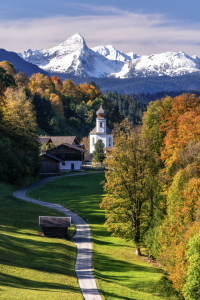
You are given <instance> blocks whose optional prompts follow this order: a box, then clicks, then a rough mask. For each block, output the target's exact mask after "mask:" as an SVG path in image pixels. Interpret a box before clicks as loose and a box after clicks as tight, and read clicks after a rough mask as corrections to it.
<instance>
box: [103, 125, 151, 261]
mask: <svg viewBox="0 0 200 300" xmlns="http://www.w3.org/2000/svg"><path fill="white" fill-rule="evenodd" d="M106 164H107V166H108V170H107V171H106V183H105V184H104V189H105V191H106V193H107V194H106V196H105V197H104V199H103V202H102V203H101V204H100V207H101V208H104V209H105V213H106V223H105V224H106V226H107V228H108V231H110V232H112V233H113V235H115V236H119V237H121V238H125V239H127V240H133V241H134V243H135V245H136V252H135V253H136V255H140V254H141V252H140V246H141V243H142V238H143V235H144V233H145V231H146V229H147V224H148V223H149V219H151V218H152V215H153V209H154V203H153V187H154V186H156V173H157V168H156V165H157V163H156V155H155V152H154V151H153V150H152V146H151V140H150V139H149V138H148V137H147V136H145V134H144V133H143V132H142V131H141V130H140V128H131V126H130V124H127V123H126V122H125V121H124V122H122V123H121V125H120V126H118V127H116V128H115V130H114V147H113V150H112V151H111V153H110V155H108V157H107V159H106Z"/></svg>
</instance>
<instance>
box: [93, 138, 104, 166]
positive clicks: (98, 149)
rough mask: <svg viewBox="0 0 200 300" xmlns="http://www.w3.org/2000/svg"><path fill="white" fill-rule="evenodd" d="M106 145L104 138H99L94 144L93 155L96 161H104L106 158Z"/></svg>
mask: <svg viewBox="0 0 200 300" xmlns="http://www.w3.org/2000/svg"><path fill="white" fill-rule="evenodd" d="M104 147H105V146H104V143H103V142H102V140H98V141H97V142H96V144H95V145H94V148H95V150H94V152H93V157H94V160H95V161H96V162H100V163H102V162H103V160H104V159H105V154H104Z"/></svg>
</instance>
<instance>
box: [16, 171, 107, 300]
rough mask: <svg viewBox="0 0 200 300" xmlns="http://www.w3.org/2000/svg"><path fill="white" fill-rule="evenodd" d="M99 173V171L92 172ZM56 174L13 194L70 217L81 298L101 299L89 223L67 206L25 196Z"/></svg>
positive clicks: (87, 299) (89, 299)
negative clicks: (93, 260)
mask: <svg viewBox="0 0 200 300" xmlns="http://www.w3.org/2000/svg"><path fill="white" fill-rule="evenodd" d="M95 173H100V172H94V173H92V174H95ZM86 174H87V175H88V174H91V173H79V174H71V175H64V176H60V177H67V176H76V175H86ZM60 177H57V176H54V177H48V178H44V179H42V180H40V181H39V182H37V183H35V184H33V185H31V186H29V187H26V188H24V189H22V190H18V191H16V192H14V194H13V195H14V196H15V197H17V198H19V199H22V200H26V201H29V202H32V203H35V204H39V205H42V206H45V207H49V208H52V209H55V210H58V211H61V212H62V213H64V214H65V215H67V216H68V217H71V218H72V221H73V222H74V224H75V226H76V234H75V235H74V237H73V239H72V241H73V242H74V244H75V245H76V246H77V257H76V264H75V271H76V276H77V279H78V283H79V286H80V289H81V292H82V294H83V298H84V299H85V300H102V298H101V296H100V293H99V291H98V288H97V285H96V281H95V278H94V276H93V273H92V267H91V263H92V243H91V232H90V227H89V225H88V224H87V223H86V222H85V221H84V220H83V219H82V218H81V217H79V216H78V215H76V214H75V213H73V212H72V211H70V210H69V209H67V208H64V207H63V206H62V205H59V204H56V203H49V202H44V201H39V200H35V199H31V198H29V197H27V196H26V193H27V192H28V191H30V190H32V189H34V188H35V187H38V186H40V185H43V184H45V183H47V182H49V181H51V180H53V179H55V178H60Z"/></svg>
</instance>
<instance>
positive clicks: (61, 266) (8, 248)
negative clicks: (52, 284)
mask: <svg viewBox="0 0 200 300" xmlns="http://www.w3.org/2000/svg"><path fill="white" fill-rule="evenodd" d="M40 239H42V238H40ZM44 239H45V241H41V240H40V241H38V240H33V239H24V237H23V236H22V237H20V236H18V237H16V236H10V235H6V234H5V235H4V234H1V235H0V253H1V264H2V265H7V266H14V267H20V268H26V269H35V270H39V271H47V272H55V273H58V274H65V275H70V276H73V277H75V272H74V268H73V264H72V260H73V258H74V251H75V249H74V247H72V246H70V245H67V244H63V243H59V242H58V241H55V242H54V241H53V240H52V239H50V240H46V238H44Z"/></svg>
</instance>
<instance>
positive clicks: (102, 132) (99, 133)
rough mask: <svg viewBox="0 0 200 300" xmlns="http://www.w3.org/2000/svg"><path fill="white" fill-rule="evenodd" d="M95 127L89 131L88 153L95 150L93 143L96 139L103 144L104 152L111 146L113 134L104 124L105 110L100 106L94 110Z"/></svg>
mask: <svg viewBox="0 0 200 300" xmlns="http://www.w3.org/2000/svg"><path fill="white" fill-rule="evenodd" d="M96 115H97V118H96V127H95V128H94V129H93V130H92V131H91V132H90V153H93V151H94V150H95V148H94V145H95V144H96V142H97V141H98V140H102V142H103V143H104V146H105V152H106V150H108V148H112V147H113V134H112V131H111V130H110V129H109V128H108V126H107V125H106V111H105V110H104V109H103V108H102V104H101V106H100V108H99V109H98V110H97V112H96Z"/></svg>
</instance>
